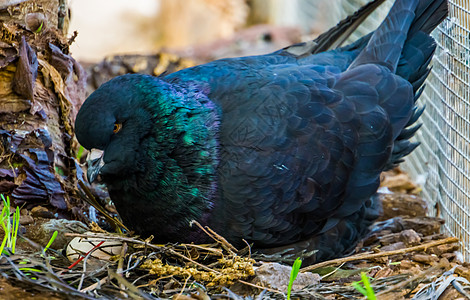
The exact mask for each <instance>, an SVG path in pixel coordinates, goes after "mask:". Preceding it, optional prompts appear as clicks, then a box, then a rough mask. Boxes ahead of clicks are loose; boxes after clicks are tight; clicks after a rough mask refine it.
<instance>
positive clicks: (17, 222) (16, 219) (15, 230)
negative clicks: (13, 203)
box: [11, 207, 20, 254]
mask: <svg viewBox="0 0 470 300" xmlns="http://www.w3.org/2000/svg"><path fill="white" fill-rule="evenodd" d="M19 227H20V210H19V209H18V207H17V208H16V210H15V214H14V215H13V232H12V243H13V245H12V247H11V253H13V254H15V247H16V239H17V237H18V228H19Z"/></svg>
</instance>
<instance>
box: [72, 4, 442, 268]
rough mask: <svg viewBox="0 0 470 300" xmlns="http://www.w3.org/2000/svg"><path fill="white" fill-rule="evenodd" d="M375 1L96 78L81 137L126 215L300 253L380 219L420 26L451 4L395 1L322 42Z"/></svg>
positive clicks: (177, 233) (406, 120) (193, 237)
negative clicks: (158, 70) (292, 32)
mask: <svg viewBox="0 0 470 300" xmlns="http://www.w3.org/2000/svg"><path fill="white" fill-rule="evenodd" d="M380 2H382V1H374V3H373V4H370V5H369V6H367V7H366V8H364V9H362V10H361V11H360V12H359V13H358V14H357V15H355V16H353V17H350V18H349V19H347V20H346V21H345V22H343V23H340V24H339V25H338V27H336V28H335V29H333V30H331V31H329V32H328V35H322V36H320V37H319V39H317V40H316V41H314V42H311V43H304V44H298V45H293V46H291V47H287V48H285V49H282V50H279V51H277V52H274V53H271V54H267V55H264V56H252V57H242V58H231V59H222V60H218V61H214V62H211V63H208V64H204V65H200V66H196V67H193V68H189V69H185V70H181V71H179V72H176V73H173V74H170V75H167V76H163V77H158V78H155V77H150V76H145V75H124V76H120V77H117V78H115V79H113V80H111V81H109V82H107V83H105V84H103V85H102V86H101V87H100V88H99V89H98V90H96V91H95V92H94V93H93V94H92V95H91V96H90V97H89V98H88V99H87V100H86V101H85V103H84V104H83V106H82V108H81V109H80V112H79V113H78V116H77V120H76V124H75V126H76V135H77V138H78V140H79V142H80V143H81V144H82V145H83V146H84V147H85V148H87V149H91V148H98V149H102V150H104V156H103V158H102V161H101V163H100V164H99V165H94V166H92V167H90V170H89V174H90V175H92V176H91V177H94V176H95V175H96V174H98V173H99V174H100V175H101V178H102V180H103V181H104V182H105V183H106V185H107V187H108V190H109V193H110V196H111V199H112V200H113V201H114V203H115V205H116V208H117V210H118V211H119V214H120V215H121V217H122V219H123V221H124V223H125V224H127V225H128V226H129V227H130V228H131V229H133V230H135V231H136V232H137V233H139V234H141V235H144V236H147V235H150V234H154V235H155V237H156V240H157V241H159V242H206V241H207V238H206V236H205V235H204V234H202V233H201V232H200V231H199V230H198V229H197V228H194V227H193V228H191V227H190V226H189V222H190V221H191V220H197V221H198V222H200V223H202V224H203V225H208V226H210V227H211V228H212V229H214V230H216V231H218V232H219V233H220V234H222V235H223V236H224V237H226V238H227V239H228V240H229V241H230V242H232V243H233V244H235V245H244V243H243V242H242V239H245V240H247V241H248V242H250V243H253V244H254V246H255V247H256V248H258V249H265V250H264V251H265V252H268V253H269V252H273V251H278V250H281V249H285V248H286V246H288V247H289V248H292V250H291V251H292V252H295V253H296V254H297V253H299V252H301V251H304V252H310V251H312V250H318V252H317V253H316V254H315V255H313V256H310V257H309V258H308V262H309V263H311V262H313V261H315V260H316V261H318V260H324V259H327V258H331V257H335V256H340V255H343V254H345V253H346V251H348V250H350V249H351V248H354V246H355V244H356V243H357V241H358V239H360V238H361V237H362V236H363V235H364V234H365V233H366V232H367V228H368V226H369V225H370V224H371V223H372V222H373V221H374V220H375V219H376V218H377V215H378V211H379V205H378V203H377V202H378V201H377V199H376V197H375V193H376V191H377V188H378V186H379V177H380V173H381V172H382V171H383V170H384V169H387V168H390V167H392V166H394V165H396V164H397V163H399V162H400V161H401V159H402V157H403V156H405V155H407V154H408V153H409V152H411V151H412V150H413V149H414V148H415V147H416V145H415V144H413V143H410V142H409V141H408V139H409V138H410V137H411V136H412V135H413V133H414V132H415V131H416V129H417V128H416V127H415V128H409V126H411V125H412V124H413V123H414V122H415V121H416V120H417V119H418V117H419V115H420V113H421V111H422V110H419V109H416V106H415V101H416V99H417V98H418V96H419V94H420V88H421V86H422V84H423V81H424V80H425V78H426V76H427V75H428V73H429V69H428V64H429V62H430V60H431V57H432V54H433V52H434V49H435V43H434V40H433V39H432V38H431V37H430V36H429V34H430V32H431V31H432V30H433V29H434V28H435V27H436V26H437V25H438V24H439V23H440V22H441V21H442V20H443V19H444V18H445V16H446V14H447V1H446V0H397V1H396V3H395V4H394V6H393V8H392V9H391V11H390V13H389V15H388V16H387V18H386V20H385V21H384V23H383V24H382V25H381V26H380V27H379V28H378V29H377V30H376V31H375V32H374V33H373V34H369V35H367V36H365V37H364V38H362V39H360V40H359V41H357V42H355V43H353V44H351V45H348V46H345V47H342V48H337V49H333V50H328V49H329V48H330V47H332V46H334V47H336V45H337V41H338V40H340V39H342V38H343V37H341V34H342V33H344V32H348V31H349V30H348V28H349V27H350V26H356V25H357V24H358V23H360V22H361V20H362V19H363V16H364V15H365V14H367V13H368V12H369V11H371V10H373V8H374V7H375V6H374V5H376V4H377V3H380ZM103 163H104V165H103ZM91 179H94V178H91Z"/></svg>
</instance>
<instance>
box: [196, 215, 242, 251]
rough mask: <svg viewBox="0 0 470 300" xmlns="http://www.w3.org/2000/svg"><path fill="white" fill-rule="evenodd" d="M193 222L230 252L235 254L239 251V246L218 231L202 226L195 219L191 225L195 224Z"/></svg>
mask: <svg viewBox="0 0 470 300" xmlns="http://www.w3.org/2000/svg"><path fill="white" fill-rule="evenodd" d="M193 224H194V225H196V226H197V227H199V228H200V229H201V230H202V231H204V233H205V234H207V235H208V236H210V237H211V238H212V239H213V240H214V241H216V242H218V243H220V244H221V245H222V247H223V248H224V249H225V250H227V251H228V252H230V254H232V255H235V254H236V253H237V252H238V249H237V248H235V247H234V246H233V245H232V244H230V243H229V242H228V241H227V240H226V239H225V238H224V237H223V236H221V235H219V234H218V233H217V232H215V231H214V230H212V229H210V228H209V227H208V226H205V227H202V225H201V224H199V223H198V222H197V221H195V220H192V221H191V222H190V226H191V225H193Z"/></svg>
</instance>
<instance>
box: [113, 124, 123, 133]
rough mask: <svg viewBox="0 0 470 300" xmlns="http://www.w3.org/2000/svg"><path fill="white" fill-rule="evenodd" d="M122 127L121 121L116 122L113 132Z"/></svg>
mask: <svg viewBox="0 0 470 300" xmlns="http://www.w3.org/2000/svg"><path fill="white" fill-rule="evenodd" d="M121 128H122V124H119V123H116V124H114V128H113V133H118V132H119V130H121Z"/></svg>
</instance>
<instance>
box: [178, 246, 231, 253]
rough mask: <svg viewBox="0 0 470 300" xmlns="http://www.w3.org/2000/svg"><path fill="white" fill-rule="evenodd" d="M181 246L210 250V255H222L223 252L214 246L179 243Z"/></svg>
mask: <svg viewBox="0 0 470 300" xmlns="http://www.w3.org/2000/svg"><path fill="white" fill-rule="evenodd" d="M181 246H183V247H189V248H196V249H199V250H205V251H208V252H211V254H212V255H217V256H224V253H223V252H222V250H219V249H216V248H210V247H204V246H202V245H195V244H181Z"/></svg>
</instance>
